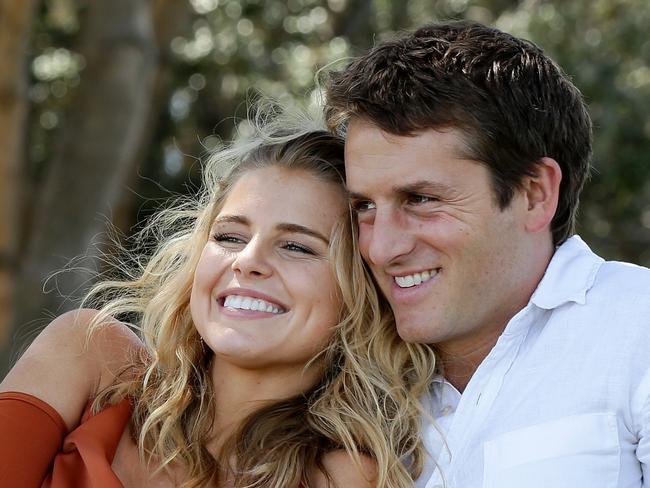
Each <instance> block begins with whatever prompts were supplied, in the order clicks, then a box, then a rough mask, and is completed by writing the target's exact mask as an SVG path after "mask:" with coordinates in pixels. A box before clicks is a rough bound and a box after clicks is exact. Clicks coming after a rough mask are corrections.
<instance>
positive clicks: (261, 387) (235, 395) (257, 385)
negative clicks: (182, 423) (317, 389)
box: [211, 357, 321, 451]
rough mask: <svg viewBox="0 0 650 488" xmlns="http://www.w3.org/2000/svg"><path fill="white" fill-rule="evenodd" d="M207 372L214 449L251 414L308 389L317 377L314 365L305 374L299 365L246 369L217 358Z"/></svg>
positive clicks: (317, 370)
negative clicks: (212, 401) (211, 392)
mask: <svg viewBox="0 0 650 488" xmlns="http://www.w3.org/2000/svg"><path fill="white" fill-rule="evenodd" d="M211 371H212V385H213V389H214V395H215V412H216V415H215V423H214V426H213V429H212V432H213V434H214V439H215V442H214V444H213V447H214V448H215V449H216V450H218V449H219V448H220V447H221V445H222V443H223V442H224V441H225V439H226V438H228V437H229V436H230V435H232V433H233V432H234V431H235V430H236V429H237V428H238V427H239V426H240V425H241V422H243V421H244V419H245V418H246V417H247V416H249V415H250V414H251V413H253V412H254V411H256V410H259V409H260V408H262V407H264V406H266V405H268V404H270V403H273V402H276V401H280V400H283V399H287V398H291V397H293V396H295V395H298V394H300V393H302V392H305V391H307V390H309V389H310V388H311V387H312V386H313V385H315V384H316V382H317V381H318V379H319V377H320V375H321V371H320V370H319V368H317V367H316V366H314V367H312V368H309V369H308V370H306V371H304V370H303V367H302V365H300V366H294V365H287V366H285V367H278V366H276V367H273V368H263V369H262V368H260V369H250V368H241V367H238V366H237V365H234V364H232V363H230V362H227V361H225V360H221V359H220V358H219V357H215V358H214V359H213V361H212V366H211ZM211 451H212V449H211Z"/></svg>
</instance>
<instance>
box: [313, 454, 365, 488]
mask: <svg viewBox="0 0 650 488" xmlns="http://www.w3.org/2000/svg"><path fill="white" fill-rule="evenodd" d="M360 458H361V465H360V466H359V465H358V464H356V463H355V462H354V459H353V457H352V456H351V455H350V454H349V453H347V452H346V451H344V450H343V449H337V450H335V451H330V452H328V453H327V454H325V455H324V456H323V466H324V467H325V470H326V471H327V474H328V475H329V477H330V479H331V481H329V480H328V479H327V476H326V475H325V473H323V472H322V471H320V470H318V469H315V470H314V473H313V475H312V481H313V484H312V488H374V487H375V486H377V484H376V476H377V464H376V463H375V461H373V460H372V459H371V458H370V457H368V456H364V455H361V456H360Z"/></svg>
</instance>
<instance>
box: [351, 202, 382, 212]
mask: <svg viewBox="0 0 650 488" xmlns="http://www.w3.org/2000/svg"><path fill="white" fill-rule="evenodd" d="M375 208H377V206H376V205H375V203H374V202H371V201H370V200H356V201H353V202H352V210H354V211H355V212H357V213H362V212H367V211H368V210H374V209H375Z"/></svg>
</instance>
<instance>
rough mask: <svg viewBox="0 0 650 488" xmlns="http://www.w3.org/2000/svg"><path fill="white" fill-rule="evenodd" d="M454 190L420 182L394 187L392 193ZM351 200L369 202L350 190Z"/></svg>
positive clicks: (423, 181) (362, 195)
mask: <svg viewBox="0 0 650 488" xmlns="http://www.w3.org/2000/svg"><path fill="white" fill-rule="evenodd" d="M453 191H454V189H453V188H452V187H451V186H449V185H446V184H444V183H439V182H437V181H428V180H419V181H414V182H412V183H407V184H404V185H399V186H393V187H392V188H391V192H392V193H402V194H403V193H420V192H433V193H449V192H453ZM348 199H349V200H367V199H368V197H367V196H366V195H364V194H363V193H358V192H355V191H349V190H348Z"/></svg>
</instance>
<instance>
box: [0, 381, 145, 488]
mask: <svg viewBox="0 0 650 488" xmlns="http://www.w3.org/2000/svg"><path fill="white" fill-rule="evenodd" d="M132 410H133V409H132V407H131V404H130V403H129V401H128V400H127V399H125V400H123V401H121V402H120V403H118V404H116V405H113V406H110V407H107V408H105V409H104V410H102V411H101V412H99V413H97V414H96V415H92V414H91V413H90V408H87V409H86V411H85V412H84V414H83V416H82V418H81V423H80V424H79V426H77V428H75V429H74V430H73V431H71V432H69V433H68V432H67V429H66V426H65V423H64V422H63V419H62V418H61V416H60V415H59V413H58V412H57V411H56V410H54V409H53V408H52V407H51V406H50V405H48V404H47V403H45V402H44V401H42V400H40V399H38V398H36V397H34V396H32V395H28V394H26V393H19V392H6V393H0V433H1V434H0V486H2V487H5V486H6V487H20V488H71V487H75V488H91V487H92V488H100V487H101V488H123V485H122V483H121V482H120V480H119V479H118V478H117V476H116V475H115V473H113V470H112V469H111V463H112V462H113V457H114V456H115V450H116V449H117V444H118V442H119V441H120V437H121V436H122V432H124V429H125V428H126V427H127V425H128V422H129V418H130V417H131V413H132Z"/></svg>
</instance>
